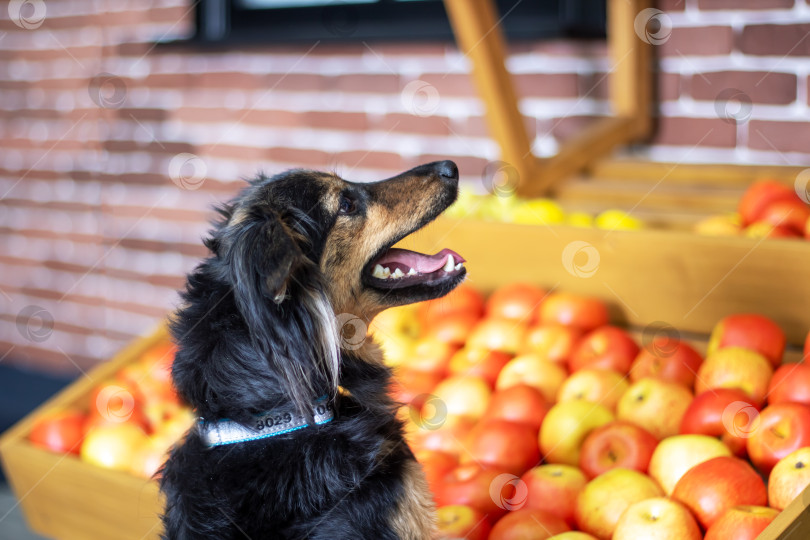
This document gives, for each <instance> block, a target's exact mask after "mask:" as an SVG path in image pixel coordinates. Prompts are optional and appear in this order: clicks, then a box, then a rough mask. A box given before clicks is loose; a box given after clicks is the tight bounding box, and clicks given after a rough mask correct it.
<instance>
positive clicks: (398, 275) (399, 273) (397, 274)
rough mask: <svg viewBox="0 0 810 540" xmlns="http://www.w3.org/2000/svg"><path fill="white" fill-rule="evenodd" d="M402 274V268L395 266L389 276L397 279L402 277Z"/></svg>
mask: <svg viewBox="0 0 810 540" xmlns="http://www.w3.org/2000/svg"><path fill="white" fill-rule="evenodd" d="M404 275H405V274H404V273H403V272H402V270H400V269H399V268H397V269H395V270H394V273H393V274H391V277H392V278H394V279H399V278H401V277H403V276H404Z"/></svg>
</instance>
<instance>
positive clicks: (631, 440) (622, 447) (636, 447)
mask: <svg viewBox="0 0 810 540" xmlns="http://www.w3.org/2000/svg"><path fill="white" fill-rule="evenodd" d="M657 445H658V439H656V438H655V437H653V435H652V434H650V432H649V431H647V430H646V429H643V428H641V427H639V426H637V425H635V424H631V423H629V422H622V421H616V422H611V423H609V424H605V425H604V426H601V427H598V428H596V429H595V430H593V431H591V432H590V434H588V436H587V437H585V441H584V442H583V443H582V450H581V453H580V456H579V468H580V469H582V472H584V473H585V474H586V475H587V476H588V478H595V477H597V476H599V475H600V474H602V473H604V472H607V471H609V470H611V469H616V468H623V469H632V470H634V471H638V472H641V473H646V472H647V467H648V466H649V464H650V458H652V454H653V451H654V450H655V447H656V446H657Z"/></svg>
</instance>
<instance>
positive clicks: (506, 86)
mask: <svg viewBox="0 0 810 540" xmlns="http://www.w3.org/2000/svg"><path fill="white" fill-rule="evenodd" d="M444 5H445V8H446V9H447V15H448V16H449V17H450V22H451V24H452V26H453V32H454V33H455V36H456V42H457V43H458V46H459V49H461V51H462V52H463V53H464V54H465V55H466V56H467V57H468V58H469V59H470V61H471V63H472V75H473V79H474V81H475V85H476V88H477V89H478V94H479V95H480V96H481V99H482V100H483V101H484V105H485V106H486V121H487V126H488V127H489V130H490V133H491V134H492V137H493V138H494V139H495V140H496V141H497V142H498V144H499V145H500V147H501V159H503V160H504V161H505V162H507V163H509V164H510V165H511V166H513V167H514V168H515V169H516V170H517V171H518V175H519V179H518V186H517V187H518V190H520V189H521V188H522V186H526V185H529V184H531V183H533V182H536V181H537V158H535V156H534V154H533V153H532V146H531V141H530V140H529V137H528V135H527V133H526V125H525V123H524V121H523V116H521V114H520V111H519V110H518V104H517V95H516V94H515V88H514V86H513V84H512V78H511V77H510V75H509V72H508V71H507V70H506V66H505V65H504V58H505V47H506V46H505V43H504V37H503V32H502V30H501V25H500V22H499V20H498V18H497V16H496V11H495V7H494V6H493V2H492V1H491V0H445V1H444Z"/></svg>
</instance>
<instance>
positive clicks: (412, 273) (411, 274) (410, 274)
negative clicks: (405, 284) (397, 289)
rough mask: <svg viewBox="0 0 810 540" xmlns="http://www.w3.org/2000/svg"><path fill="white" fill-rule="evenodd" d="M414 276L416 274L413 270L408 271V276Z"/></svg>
mask: <svg viewBox="0 0 810 540" xmlns="http://www.w3.org/2000/svg"><path fill="white" fill-rule="evenodd" d="M416 274H417V272H416V270H414V269H413V268H411V269H410V270H408V275H409V276H415V275H416Z"/></svg>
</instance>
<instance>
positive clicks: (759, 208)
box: [737, 180, 802, 225]
mask: <svg viewBox="0 0 810 540" xmlns="http://www.w3.org/2000/svg"><path fill="white" fill-rule="evenodd" d="M778 201H794V202H802V200H801V199H800V198H799V196H798V195H796V191H795V190H794V189H792V188H790V187H788V186H785V185H783V184H780V183H779V182H776V181H775V180H761V181H759V182H755V183H753V184H751V186H750V187H749V188H748V189H747V190H746V191H745V193H744V194H743V196H742V197H741V198H740V202H739V206H738V207H737V211H738V212H739V213H740V217H741V218H742V223H743V225H749V224H751V223H753V222H755V221H757V220H759V219H760V217H761V216H762V214H763V213H764V212H765V209H766V208H768V206H770V205H771V204H773V203H775V202H778Z"/></svg>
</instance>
